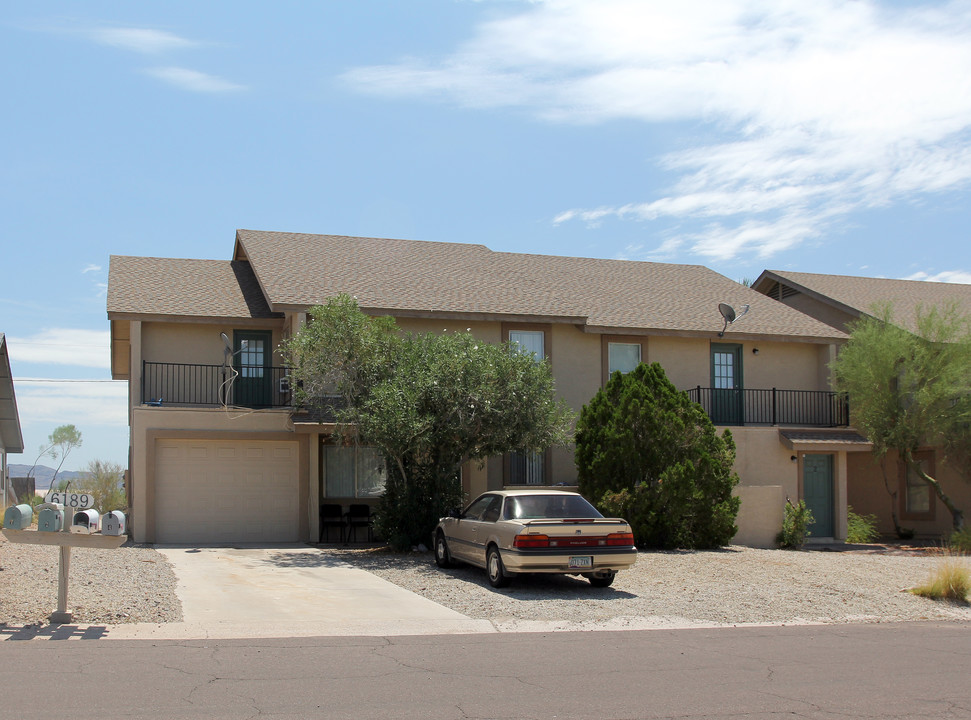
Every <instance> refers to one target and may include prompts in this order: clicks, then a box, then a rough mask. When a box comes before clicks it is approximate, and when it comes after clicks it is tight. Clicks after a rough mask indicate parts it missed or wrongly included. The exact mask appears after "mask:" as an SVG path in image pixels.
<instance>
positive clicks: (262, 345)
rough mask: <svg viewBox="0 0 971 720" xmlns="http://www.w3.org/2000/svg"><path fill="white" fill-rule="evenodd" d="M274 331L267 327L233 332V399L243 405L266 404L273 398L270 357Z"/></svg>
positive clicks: (267, 405)
mask: <svg viewBox="0 0 971 720" xmlns="http://www.w3.org/2000/svg"><path fill="white" fill-rule="evenodd" d="M272 338H273V334H272V333H271V332H270V331H269V330H237V331H236V332H234V333H233V346H234V347H233V357H234V358H235V365H234V367H235V368H236V372H238V373H239V375H237V376H236V380H235V382H234V389H235V393H234V395H233V402H234V404H236V405H240V406H242V407H269V406H270V405H271V398H272V390H273V386H272V380H271V377H270V374H271V373H270V367H271V366H270V357H271V356H272V354H273V350H272V348H271V343H272Z"/></svg>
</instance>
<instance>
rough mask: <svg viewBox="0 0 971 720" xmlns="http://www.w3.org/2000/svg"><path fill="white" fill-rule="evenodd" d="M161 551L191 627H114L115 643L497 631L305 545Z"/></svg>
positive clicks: (174, 624)
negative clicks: (135, 639) (127, 640)
mask: <svg viewBox="0 0 971 720" xmlns="http://www.w3.org/2000/svg"><path fill="white" fill-rule="evenodd" d="M156 549H157V550H158V551H159V552H160V553H161V554H162V555H164V556H165V558H166V559H167V560H168V561H169V563H170V564H171V565H172V567H173V569H174V571H175V576H176V578H177V579H178V586H177V588H176V593H177V594H178V596H179V599H180V600H181V601H182V612H183V619H184V622H182V623H170V624H166V625H150V626H146V625H130V626H115V627H113V628H112V632H111V637H112V638H117V639H122V638H123V637H126V636H127V637H152V638H173V639H181V638H191V637H199V638H245V637H312V636H319V635H423V634H441V633H474V632H495V628H494V627H493V626H492V624H491V623H489V622H488V621H486V620H472V619H470V618H468V617H466V616H465V615H462V614H460V613H457V612H455V611H454V610H450V609H449V608H446V607H444V606H442V605H439V604H438V603H434V602H432V601H431V600H426V599H425V598H423V597H421V596H419V595H416V594H414V593H412V592H409V591H407V590H404V589H402V588H400V587H398V586H397V585H394V584H392V583H389V582H387V581H386V580H382V579H381V578H379V577H377V576H376V575H372V574H371V573H369V572H366V571H364V570H359V569H357V568H354V567H351V566H350V565H348V564H346V563H343V562H341V561H340V560H337V559H335V558H333V557H331V556H328V555H326V554H325V553H322V552H320V551H319V550H317V549H315V548H312V547H308V546H306V545H276V546H270V547H245V546H244V547H234V548H211V547H203V548H199V547H182V546H159V547H156Z"/></svg>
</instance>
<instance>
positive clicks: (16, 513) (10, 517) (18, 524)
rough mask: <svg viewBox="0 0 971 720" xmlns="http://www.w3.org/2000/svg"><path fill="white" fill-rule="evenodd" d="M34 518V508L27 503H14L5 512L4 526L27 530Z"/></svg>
mask: <svg viewBox="0 0 971 720" xmlns="http://www.w3.org/2000/svg"><path fill="white" fill-rule="evenodd" d="M33 520H34V508H32V507H31V506H30V505H27V504H26V503H25V504H23V505H12V506H10V507H8V508H7V511H6V512H5V513H4V514H3V526H4V527H5V528H9V529H10V530H26V529H27V528H29V527H30V523H32V522H33Z"/></svg>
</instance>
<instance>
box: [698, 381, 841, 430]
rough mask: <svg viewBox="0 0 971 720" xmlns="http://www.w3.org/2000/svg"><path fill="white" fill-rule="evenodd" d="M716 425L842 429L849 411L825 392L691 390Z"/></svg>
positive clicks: (834, 395) (836, 397)
mask: <svg viewBox="0 0 971 720" xmlns="http://www.w3.org/2000/svg"><path fill="white" fill-rule="evenodd" d="M687 392H688V396H689V397H690V398H691V399H692V400H693V401H694V402H696V403H699V404H700V405H701V406H702V407H703V408H704V409H705V412H706V413H708V416H709V417H710V418H711V420H712V422H713V423H715V424H716V425H795V426H803V427H846V426H848V425H849V424H850V408H849V403H848V402H847V400H846V397H845V396H843V395H840V394H839V393H835V392H829V391H825V390H779V389H778V388H771V389H769V390H747V389H746V390H721V389H718V388H703V387H701V386H700V385H699V386H698V387H694V388H691V389H690V390H688V391H687Z"/></svg>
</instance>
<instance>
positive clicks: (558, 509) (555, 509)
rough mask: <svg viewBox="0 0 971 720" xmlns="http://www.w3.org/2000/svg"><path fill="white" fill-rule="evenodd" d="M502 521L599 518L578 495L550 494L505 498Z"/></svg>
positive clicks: (592, 508) (591, 507)
mask: <svg viewBox="0 0 971 720" xmlns="http://www.w3.org/2000/svg"><path fill="white" fill-rule="evenodd" d="M502 517H503V519H504V520H535V519H536V518H601V517H603V515H601V514H600V513H599V512H597V508H595V507H594V506H593V505H591V504H590V503H588V502H587V501H586V500H584V499H583V498H582V497H580V496H579V495H564V494H563V493H550V494H549V495H523V496H521V497H508V498H506V505H505V507H504V508H503V512H502Z"/></svg>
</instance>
